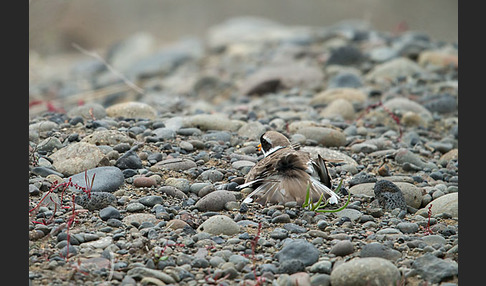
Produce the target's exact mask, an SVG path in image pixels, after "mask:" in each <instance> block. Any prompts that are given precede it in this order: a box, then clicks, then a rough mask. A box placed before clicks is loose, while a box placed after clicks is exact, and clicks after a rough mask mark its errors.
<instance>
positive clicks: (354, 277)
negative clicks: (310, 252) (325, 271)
mask: <svg viewBox="0 0 486 286" xmlns="http://www.w3.org/2000/svg"><path fill="white" fill-rule="evenodd" d="M370 273H373V275H370ZM400 279H401V274H400V271H399V270H398V268H397V267H396V266H395V265H393V263H391V262H390V261H389V260H387V259H384V258H380V257H365V258H354V259H352V260H350V261H347V262H344V263H342V264H340V265H339V266H337V267H335V268H334V269H333V270H332V272H331V285H333V286H340V285H395V284H397V283H399V282H400Z"/></svg>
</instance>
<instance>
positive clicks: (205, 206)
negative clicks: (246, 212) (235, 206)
mask: <svg viewBox="0 0 486 286" xmlns="http://www.w3.org/2000/svg"><path fill="white" fill-rule="evenodd" d="M230 201H236V197H235V195H234V193H233V192H232V191H222V190H221V191H214V192H211V193H209V194H207V195H205V196H204V197H202V198H200V199H199V200H198V201H197V202H196V205H195V206H196V208H197V209H199V210H200V211H220V210H223V209H224V206H225V204H226V203H228V202H230Z"/></svg>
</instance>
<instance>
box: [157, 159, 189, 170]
mask: <svg viewBox="0 0 486 286" xmlns="http://www.w3.org/2000/svg"><path fill="white" fill-rule="evenodd" d="M194 167H197V165H196V163H195V162H194V161H192V160H189V159H182V158H174V159H167V160H162V161H160V162H158V163H157V164H155V165H153V166H152V167H151V169H154V170H155V171H165V170H174V171H184V170H188V169H190V168H194Z"/></svg>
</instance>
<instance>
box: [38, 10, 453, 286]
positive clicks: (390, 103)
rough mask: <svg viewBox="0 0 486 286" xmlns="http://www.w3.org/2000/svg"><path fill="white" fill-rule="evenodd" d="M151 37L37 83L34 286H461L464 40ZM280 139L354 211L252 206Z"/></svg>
mask: <svg viewBox="0 0 486 286" xmlns="http://www.w3.org/2000/svg"><path fill="white" fill-rule="evenodd" d="M153 42H154V41H153V39H152V38H151V36H150V35H147V34H136V35H133V36H132V37H130V38H127V39H125V40H123V41H122V42H120V43H117V44H116V45H114V46H113V47H111V48H110V49H109V51H107V52H106V54H104V55H102V58H104V59H105V61H106V63H108V65H109V68H107V66H106V64H105V63H103V62H101V61H100V60H99V59H96V58H93V57H90V56H89V55H87V56H86V57H85V58H83V59H81V60H73V61H72V63H71V69H70V72H69V73H68V74H66V75H65V76H64V77H62V78H58V79H50V80H45V81H41V82H36V83H31V86H30V93H31V94H30V101H31V106H30V122H29V144H30V149H29V209H30V210H31V211H30V218H29V281H30V283H31V285H48V284H49V285H73V284H74V285H78V284H79V285H300V286H302V285H333V286H335V285H457V284H458V263H457V261H458V245H459V244H458V208H457V206H458V191H459V190H458V149H457V145H458V118H457V113H458V111H457V98H458V82H457V73H458V70H457V66H458V55H457V44H454V43H444V42H435V41H434V40H433V39H431V38H430V37H428V36H427V35H426V34H423V33H419V32H413V31H408V32H404V33H402V34H400V35H390V34H385V33H381V32H377V31H375V30H373V28H372V27H369V26H367V25H365V24H363V23H356V22H342V23H339V24H336V25H333V26H329V27H320V28H307V27H293V26H283V25H280V24H278V23H274V22H271V21H269V20H265V19H258V18H235V19H231V20H228V21H227V22H225V23H222V24H221V25H217V26H214V27H212V28H211V29H209V30H208V33H207V36H206V38H204V39H202V40H198V39H184V40H181V41H180V42H177V43H174V44H173V45H170V46H164V47H154V45H153ZM114 71H116V72H114ZM117 72H118V73H119V74H117ZM120 74H122V75H123V76H122V77H120ZM131 85H132V86H131ZM133 85H136V86H133ZM47 98H49V99H51V100H50V101H49V100H47ZM52 98H54V99H52ZM266 130H277V131H279V132H282V133H283V134H285V135H286V136H288V137H289V138H290V140H291V141H292V142H296V143H300V144H301V146H302V150H305V151H307V152H309V153H311V155H312V156H314V157H317V154H321V156H323V158H325V159H327V160H328V161H329V162H328V168H329V171H330V174H331V177H332V179H333V184H334V186H337V185H338V184H339V182H340V181H341V180H342V181H343V186H344V187H343V190H342V192H343V193H341V194H342V195H341V197H342V201H341V202H340V203H339V207H340V206H343V205H344V204H345V202H346V197H347V196H346V195H345V194H346V193H349V194H350V201H349V204H348V206H347V207H346V208H345V209H344V210H342V211H339V212H315V211H311V210H309V209H305V208H303V207H302V206H299V205H296V204H292V203H287V204H286V205H273V206H260V205H258V204H248V205H247V204H243V203H242V201H243V198H244V196H245V194H247V193H248V192H249V191H251V190H249V189H243V190H242V191H238V190H237V188H236V187H237V186H238V185H239V184H241V183H242V182H244V177H245V175H246V174H247V173H248V171H249V170H250V169H251V167H252V166H253V165H254V164H255V162H257V161H258V160H260V159H261V156H262V154H261V152H259V151H258V149H257V145H258V143H259V142H258V138H259V136H260V135H261V134H262V133H263V132H265V131H266ZM343 194H344V195H343ZM328 210H331V207H328ZM68 253H69V255H68ZM425 283H427V284H425Z"/></svg>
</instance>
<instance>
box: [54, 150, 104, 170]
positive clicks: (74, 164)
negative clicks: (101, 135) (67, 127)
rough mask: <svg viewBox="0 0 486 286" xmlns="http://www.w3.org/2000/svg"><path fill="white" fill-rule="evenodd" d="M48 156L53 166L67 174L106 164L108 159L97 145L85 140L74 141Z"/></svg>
mask: <svg viewBox="0 0 486 286" xmlns="http://www.w3.org/2000/svg"><path fill="white" fill-rule="evenodd" d="M50 158H51V159H52V161H53V164H52V165H53V166H54V168H55V169H56V170H57V171H58V172H60V173H62V174H64V175H67V176H70V175H73V174H77V173H80V172H83V171H84V170H89V169H93V168H95V167H98V166H100V165H106V164H108V159H107V158H106V157H105V155H104V154H103V152H101V151H100V149H99V148H98V147H96V146H95V145H93V144H89V143H85V142H76V143H73V144H70V145H68V146H66V147H64V148H61V149H59V150H57V151H56V152H54V153H53V154H52V155H51V156H50Z"/></svg>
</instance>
